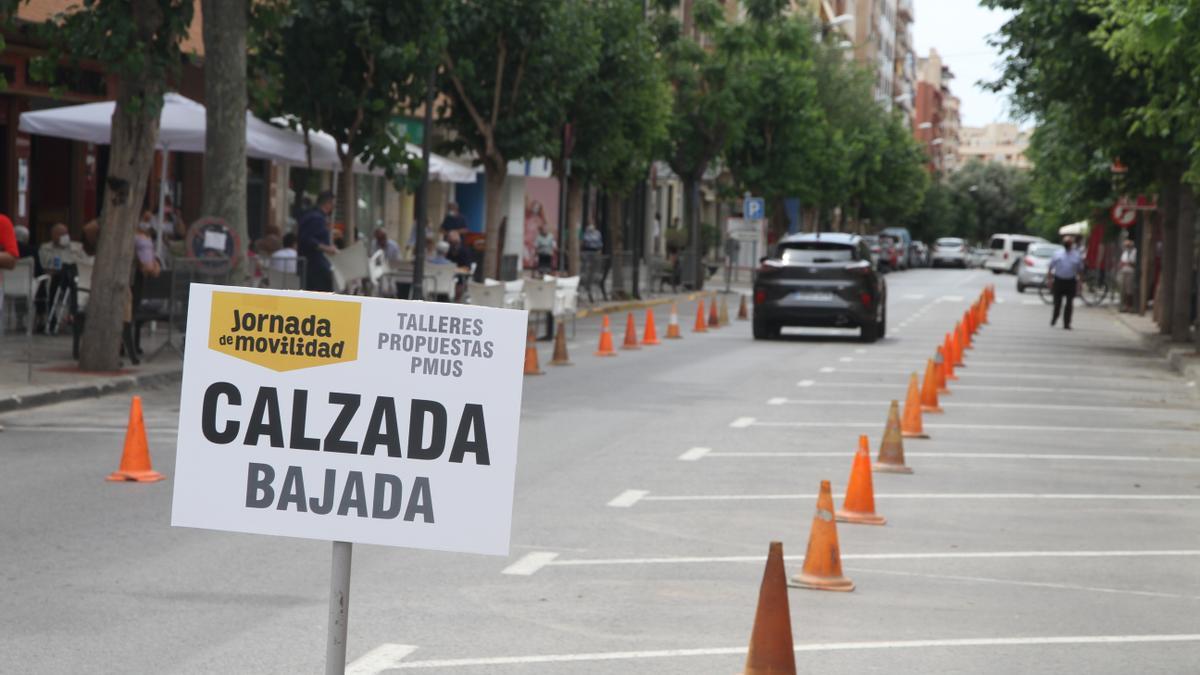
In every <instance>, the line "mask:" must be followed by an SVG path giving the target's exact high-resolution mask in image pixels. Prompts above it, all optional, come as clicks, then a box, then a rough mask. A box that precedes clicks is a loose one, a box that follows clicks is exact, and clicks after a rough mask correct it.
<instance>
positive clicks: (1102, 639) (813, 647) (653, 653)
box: [394, 633, 1200, 670]
mask: <svg viewBox="0 0 1200 675" xmlns="http://www.w3.org/2000/svg"><path fill="white" fill-rule="evenodd" d="M1165 642H1200V634H1188V633H1177V634H1160V635H1068V636H1050V637H1027V636H1026V637H987V638H952V639H938V640H887V641H876V642H814V643H808V644H804V643H801V644H798V645H794V646H793V650H794V651H796V652H829V651H859V650H886V649H953V648H958V647H1030V646H1049V645H1056V646H1057V645H1109V644H1130V643H1165ZM746 650H747V648H746V647H704V648H697V649H647V650H641V651H627V652H590V653H579V654H531V655H528V656H491V657H475V658H463V659H431V660H427V661H409V662H407V663H403V662H402V663H399V664H397V665H396V666H394V668H397V669H404V670H410V669H417V668H456V667H457V668H464V667H470V666H511V665H524V664H532V663H580V662H586V661H632V660H642V659H670V658H685V657H699V656H707V657H713V656H731V657H732V656H744V655H745V654H746Z"/></svg>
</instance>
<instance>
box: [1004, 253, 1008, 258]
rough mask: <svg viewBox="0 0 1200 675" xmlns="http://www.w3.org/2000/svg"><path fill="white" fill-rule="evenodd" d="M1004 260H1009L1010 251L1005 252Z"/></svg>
mask: <svg viewBox="0 0 1200 675" xmlns="http://www.w3.org/2000/svg"><path fill="white" fill-rule="evenodd" d="M1004 259H1005V260H1008V251H1005V252H1004Z"/></svg>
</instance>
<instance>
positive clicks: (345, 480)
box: [171, 284, 527, 555]
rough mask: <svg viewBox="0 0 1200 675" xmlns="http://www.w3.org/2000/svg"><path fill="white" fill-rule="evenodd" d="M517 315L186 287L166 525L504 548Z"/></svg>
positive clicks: (516, 411) (519, 329)
mask: <svg viewBox="0 0 1200 675" xmlns="http://www.w3.org/2000/svg"><path fill="white" fill-rule="evenodd" d="M526 321H527V313H526V312H524V311H514V310H503V309H489V308H484V307H475V306H471V305H457V304H449V303H425V302H409V301H402V300H390V299H384V298H364V297H355V296H342V295H329V294H323V293H306V292H300V291H271V290H266V289H250V288H236V287H228V286H210V285H206V284H192V286H191V295H190V305H189V308H188V326H187V328H188V330H187V335H188V340H187V347H186V351H185V354H184V369H183V385H182V393H181V395H180V407H179V441H178V450H177V454H176V464H175V493H174V503H173V504H172V509H171V524H172V525H176V526H184V527H201V528H207V529H214V530H227V531H232V532H249V533H256V534H274V535H283V536H291V537H305V538H309V539H327V540H336V541H347V542H361V543H367V544H383V545H388V546H405V547H409V548H420V549H433V550H441V551H462V552H470V553H487V554H495V555H507V553H508V544H509V531H510V527H511V522H512V501H513V483H514V479H515V476H516V467H517V427H518V422H519V418H520V414H521V386H522V368H523V364H524V361H523V356H524V350H525V332H526Z"/></svg>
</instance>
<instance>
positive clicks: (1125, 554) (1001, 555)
mask: <svg viewBox="0 0 1200 675" xmlns="http://www.w3.org/2000/svg"><path fill="white" fill-rule="evenodd" d="M1141 556H1146V557H1152V558H1175V557H1196V556H1200V550H1195V549H1190V550H1189V549H1182V550H1151V551H1128V550H1114V551H931V552H926V553H920V552H914V553H844V554H842V556H841V558H842V560H988V559H1021V558H1027V559H1032V558H1137V557H1141ZM764 560H766V558H764V557H763V556H762V555H727V556H677V557H661V558H571V559H568V560H555V561H553V562H551V563H550V564H549V565H547V567H591V566H605V565H678V564H688V563H695V564H699V563H761V562H763V561H764ZM785 560H792V561H794V562H803V560H804V556H803V555H802V554H801V555H797V556H792V555H788V556H785Z"/></svg>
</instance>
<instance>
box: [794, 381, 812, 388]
mask: <svg viewBox="0 0 1200 675" xmlns="http://www.w3.org/2000/svg"><path fill="white" fill-rule="evenodd" d="M796 386H797V387H811V386H813V381H812V380H800V381H799V382H797V383H796Z"/></svg>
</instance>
